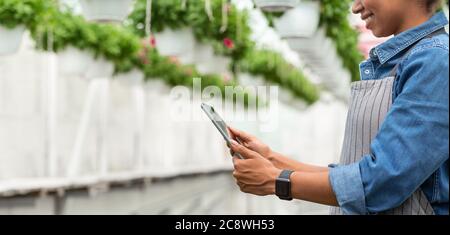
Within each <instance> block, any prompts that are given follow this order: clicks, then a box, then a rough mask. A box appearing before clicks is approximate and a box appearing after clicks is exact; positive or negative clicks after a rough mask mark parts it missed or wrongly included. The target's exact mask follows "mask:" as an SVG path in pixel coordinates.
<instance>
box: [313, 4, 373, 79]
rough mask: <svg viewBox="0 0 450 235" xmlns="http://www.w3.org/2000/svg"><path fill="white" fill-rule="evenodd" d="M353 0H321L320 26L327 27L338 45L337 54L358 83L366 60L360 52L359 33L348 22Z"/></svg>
mask: <svg viewBox="0 0 450 235" xmlns="http://www.w3.org/2000/svg"><path fill="white" fill-rule="evenodd" d="M351 2H352V1H351V0H321V3H322V12H321V17H320V24H321V25H322V26H324V27H325V29H326V34H327V36H328V37H330V38H331V39H333V41H334V42H335V44H336V49H337V53H338V54H339V56H340V57H341V58H342V60H343V63H344V66H345V67H346V68H347V69H348V70H349V71H350V73H351V75H352V80H353V81H358V80H359V79H360V77H359V63H360V62H361V61H362V60H364V57H363V55H362V54H361V53H360V51H359V50H358V32H357V31H356V30H354V29H353V28H352V26H351V25H350V23H349V21H348V18H347V17H348V14H349V8H350V7H349V6H350V4H351Z"/></svg>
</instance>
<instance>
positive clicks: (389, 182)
mask: <svg viewBox="0 0 450 235" xmlns="http://www.w3.org/2000/svg"><path fill="white" fill-rule="evenodd" d="M439 4H440V3H439V0H356V1H355V2H354V4H353V8H352V10H353V12H354V13H358V14H360V15H361V18H362V19H363V20H365V21H366V25H367V28H368V29H370V30H372V32H373V33H374V35H375V36H377V37H385V36H390V35H395V37H393V38H391V39H390V40H388V41H386V42H385V43H383V44H381V45H379V46H378V47H376V48H374V49H373V50H372V51H371V53H370V58H369V59H368V60H366V61H364V62H363V63H362V64H361V65H360V70H361V81H358V82H356V83H354V84H352V96H351V97H352V98H351V102H350V109H349V113H348V116H347V123H346V132H345V137H344V143H343V148H342V153H341V162H340V164H339V165H329V166H328V167H320V166H312V165H308V164H305V163H301V162H297V161H294V160H291V159H289V158H287V157H285V156H283V155H281V154H279V153H276V152H274V151H272V150H271V149H270V148H269V147H268V146H266V145H265V144H263V143H262V142H261V141H259V140H258V139H257V138H255V137H254V136H251V135H249V134H247V133H244V132H242V131H239V130H236V129H233V128H230V133H232V134H233V135H234V137H235V138H236V139H239V140H240V141H241V144H238V143H237V142H233V143H232V144H231V146H230V148H231V150H232V151H233V152H237V153H240V154H241V155H242V156H243V157H244V158H245V159H237V158H235V157H234V158H233V163H234V167H235V171H234V172H233V176H234V177H235V178H236V181H237V184H238V185H239V187H240V189H241V191H243V192H247V193H252V194H256V195H271V194H276V195H278V196H279V197H280V198H281V199H288V200H289V199H292V198H295V199H301V200H307V201H311V202H316V203H321V204H326V205H331V206H336V207H334V208H333V209H332V210H331V212H332V213H333V214H341V213H343V214H447V215H448V195H449V182H448V170H449V164H448V156H449V147H448V146H449V129H448V128H449V109H448V105H449V100H448V97H449V82H448V81H449V68H448V65H449V63H448V60H449V59H448V56H449V53H448V35H447V34H446V33H445V31H444V27H445V25H447V23H448V22H447V19H446V18H445V16H444V14H443V13H441V12H440V13H436V14H434V12H435V9H436V7H437V6H438V5H439Z"/></svg>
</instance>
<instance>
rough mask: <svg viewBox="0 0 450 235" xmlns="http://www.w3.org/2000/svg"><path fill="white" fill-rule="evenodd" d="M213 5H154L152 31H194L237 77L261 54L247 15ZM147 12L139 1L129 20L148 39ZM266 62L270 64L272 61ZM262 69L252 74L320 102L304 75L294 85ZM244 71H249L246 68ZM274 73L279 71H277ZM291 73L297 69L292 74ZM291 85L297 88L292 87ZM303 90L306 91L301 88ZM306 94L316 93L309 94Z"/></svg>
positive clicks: (169, 0)
mask: <svg viewBox="0 0 450 235" xmlns="http://www.w3.org/2000/svg"><path fill="white" fill-rule="evenodd" d="M226 3H227V2H226ZM209 4H210V5H208V6H207V8H206V9H205V1H204V0H196V1H180V0H164V1H153V5H152V9H153V11H152V14H151V17H152V20H151V21H152V22H153V23H152V25H151V26H152V31H154V32H161V31H163V30H164V29H165V28H171V29H180V28H185V27H191V28H192V29H193V32H194V35H195V37H196V39H197V41H200V42H201V43H204V44H207V45H211V46H212V47H213V48H214V51H215V52H216V53H218V54H220V55H225V56H229V57H230V58H231V59H232V62H231V70H232V71H233V72H234V73H236V72H237V70H238V67H240V65H242V64H253V63H255V62H252V60H257V59H258V57H257V56H255V55H257V54H259V51H257V50H256V49H255V44H254V42H253V41H252V40H251V39H250V34H251V30H250V27H249V25H248V16H247V12H245V11H243V12H241V11H238V10H237V9H236V7H235V6H233V5H232V4H229V3H227V4H225V5H224V1H222V0H211V1H210V3H209ZM145 10H146V1H145V0H137V2H136V5H135V7H134V11H133V12H132V13H131V14H130V16H129V20H128V21H127V24H128V25H129V26H130V27H131V29H132V30H133V31H135V32H136V33H137V34H138V35H141V36H144V35H145V24H144V22H145V16H146V12H145ZM205 11H210V14H207V13H206V12H205ZM224 14H226V20H225V19H224ZM208 15H209V16H208ZM212 16H213V17H212ZM224 25H226V26H224ZM268 53H269V52H268ZM270 54H271V55H276V57H277V58H278V60H279V61H281V62H280V63H278V64H277V65H280V66H281V65H283V66H282V67H283V68H285V67H287V66H288V65H289V63H287V62H286V61H285V60H284V59H283V58H282V57H281V56H280V55H277V53H275V52H271V53H270ZM264 58H269V57H264ZM257 62H258V61H256V63H257ZM265 62H270V60H269V59H268V61H265ZM258 65H261V66H252V67H251V70H252V72H253V73H255V74H261V75H263V76H264V77H265V79H266V80H267V81H271V82H278V83H279V84H281V85H283V86H286V88H287V89H291V90H293V91H294V93H295V94H296V96H297V97H298V98H300V99H306V100H309V101H312V102H313V101H315V100H317V99H318V91H317V89H316V88H314V85H313V84H311V83H310V82H309V81H308V80H307V79H306V78H305V77H304V76H303V75H301V76H300V75H299V74H300V72H293V74H294V75H293V76H291V77H290V79H293V81H290V83H281V82H282V81H284V80H285V79H289V78H286V77H287V76H285V75H283V72H272V73H267V71H266V70H265V68H264V65H262V64H259V63H258ZM241 67H244V68H245V66H241ZM291 67H292V66H291ZM292 68H293V67H292ZM239 69H241V68H239ZM274 69H275V70H277V69H276V68H274ZM291 70H293V69H290V70H289V71H291ZM295 70H297V69H295ZM272 76H276V77H272ZM280 76H281V77H280ZM295 79H299V81H294V80H295ZM288 84H296V85H295V86H289V85H288ZM300 86H302V87H305V88H300ZM303 89H304V90H305V91H303ZM306 90H308V91H309V90H314V91H313V92H308V91H306ZM312 102H311V103H312Z"/></svg>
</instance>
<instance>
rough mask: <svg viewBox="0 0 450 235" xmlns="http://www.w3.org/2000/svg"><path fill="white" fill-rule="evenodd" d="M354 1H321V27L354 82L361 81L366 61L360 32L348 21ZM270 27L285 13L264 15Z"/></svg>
mask: <svg viewBox="0 0 450 235" xmlns="http://www.w3.org/2000/svg"><path fill="white" fill-rule="evenodd" d="M351 2H352V0H321V13H320V25H321V26H323V27H325V31H326V34H327V36H328V37H329V38H331V39H332V40H333V41H334V43H335V45H336V49H337V53H338V55H339V56H340V57H341V58H342V60H343V63H344V67H345V68H347V69H348V70H349V71H350V73H351V76H352V80H353V81H357V80H359V79H360V78H359V63H360V62H361V61H362V60H364V57H363V55H362V54H361V52H360V51H359V50H358V32H357V31H356V30H355V29H353V28H352V27H351V25H350V23H349V21H348V18H347V17H348V14H349V8H350V4H351ZM264 15H265V16H266V18H267V20H268V21H269V25H270V26H271V27H273V21H274V19H276V18H278V17H280V16H282V15H283V13H264Z"/></svg>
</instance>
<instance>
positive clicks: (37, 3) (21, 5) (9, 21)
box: [0, 0, 51, 28]
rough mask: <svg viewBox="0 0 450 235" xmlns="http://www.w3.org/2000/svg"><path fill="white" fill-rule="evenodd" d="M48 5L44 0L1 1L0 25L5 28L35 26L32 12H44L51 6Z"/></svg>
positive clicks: (48, 2) (35, 21)
mask: <svg viewBox="0 0 450 235" xmlns="http://www.w3.org/2000/svg"><path fill="white" fill-rule="evenodd" d="M50 3H51V1H46V0H1V1H0V24H1V25H3V26H5V27H7V28H14V27H16V26H17V25H25V26H27V27H30V26H32V25H35V24H36V23H37V20H36V18H35V13H34V11H35V10H39V11H40V12H44V11H45V10H46V9H47V8H49V6H51V4H50Z"/></svg>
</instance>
